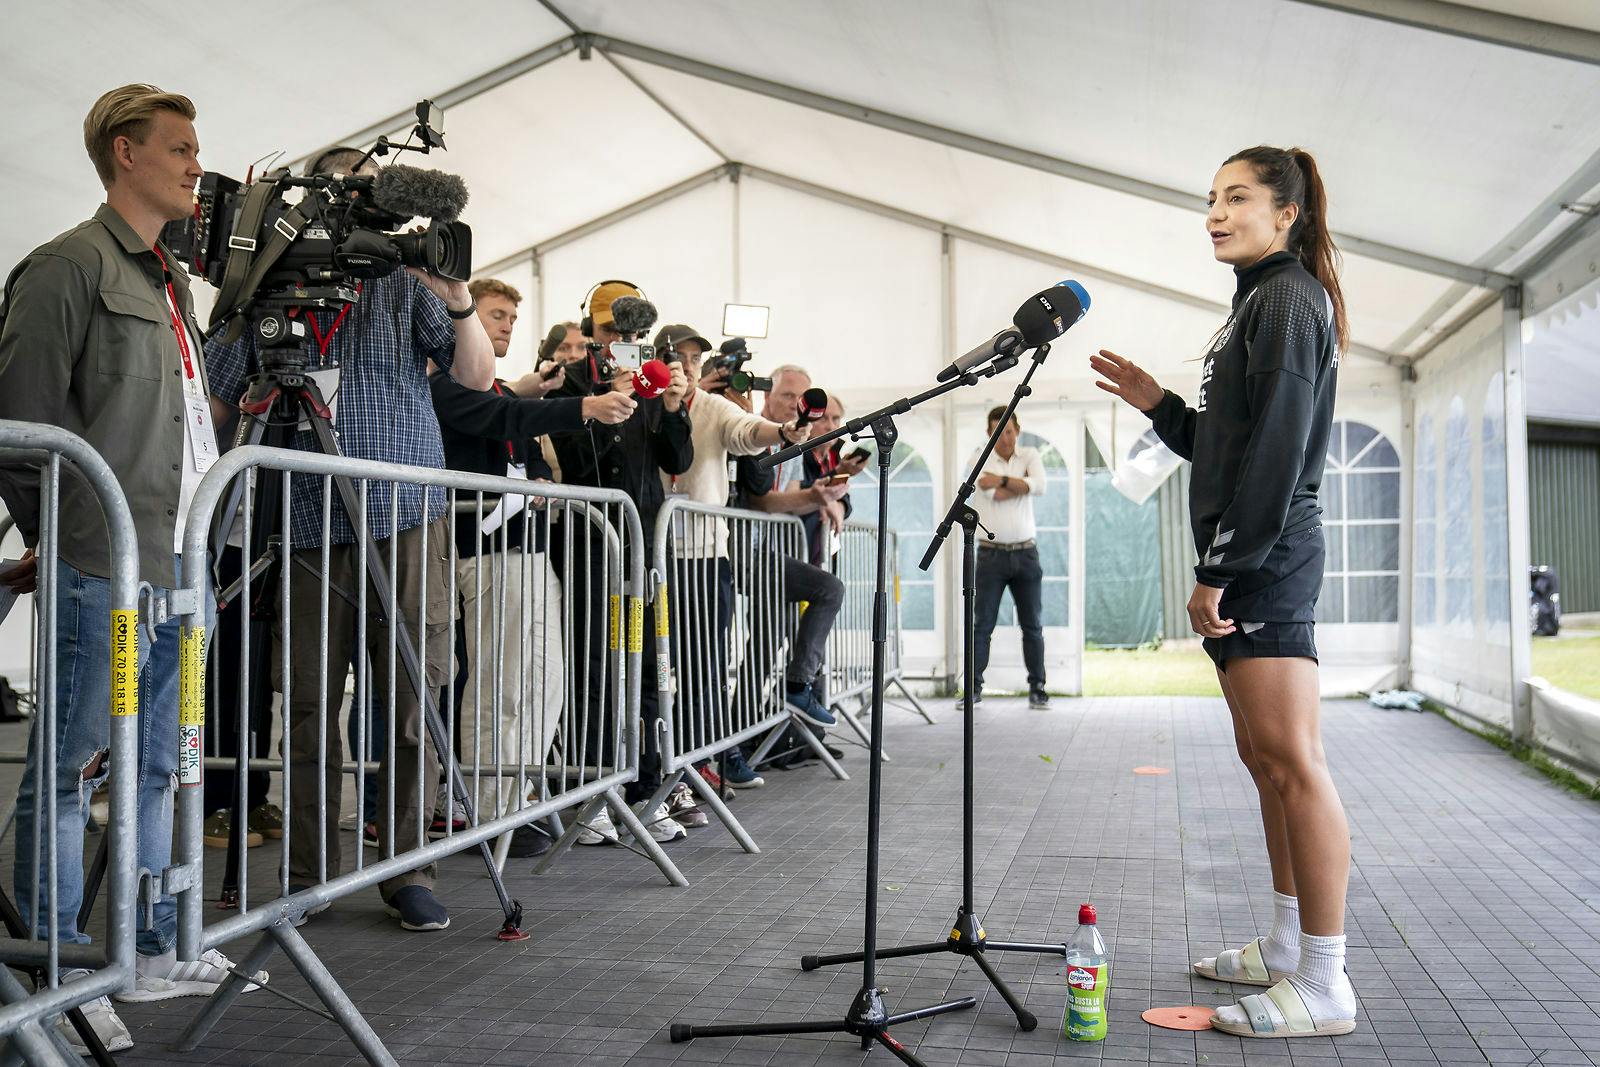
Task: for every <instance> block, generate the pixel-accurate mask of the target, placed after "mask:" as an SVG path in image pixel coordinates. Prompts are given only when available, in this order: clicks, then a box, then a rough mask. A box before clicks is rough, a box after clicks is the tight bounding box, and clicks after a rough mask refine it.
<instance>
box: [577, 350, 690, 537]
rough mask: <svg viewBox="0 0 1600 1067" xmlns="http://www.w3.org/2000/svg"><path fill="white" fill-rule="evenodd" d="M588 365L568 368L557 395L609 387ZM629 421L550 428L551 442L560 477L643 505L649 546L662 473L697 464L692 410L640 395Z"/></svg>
mask: <svg viewBox="0 0 1600 1067" xmlns="http://www.w3.org/2000/svg"><path fill="white" fill-rule="evenodd" d="M585 371H586V368H585V366H584V364H582V363H578V364H574V365H571V366H569V367H568V368H567V380H566V382H564V383H563V385H562V387H561V388H560V389H558V390H556V392H555V394H553V395H556V396H577V397H584V396H589V395H592V394H594V393H597V392H600V391H602V390H603V389H606V388H609V386H607V385H606V384H605V383H600V385H599V386H598V387H597V386H596V384H595V383H594V382H593V380H592V379H591V378H590V377H589V375H588V374H587V373H585ZM638 400H639V406H638V407H637V408H635V409H634V412H633V414H632V415H630V416H629V417H628V421H626V422H623V423H619V424H618V425H616V426H601V425H599V424H596V423H591V424H590V425H588V426H587V427H584V428H582V429H578V430H573V431H570V432H564V433H552V434H551V435H550V444H551V445H552V446H553V447H554V448H555V452H556V461H557V462H558V463H560V464H561V480H562V481H564V482H569V483H571V484H572V485H589V486H594V487H595V488H598V489H621V490H622V491H623V492H625V493H627V494H628V496H629V497H631V498H632V499H633V502H634V505H635V506H636V507H638V509H639V521H640V522H641V523H643V524H644V543H645V550H646V551H647V552H648V551H649V550H650V547H651V546H652V545H653V544H654V543H655V523H656V515H657V513H659V512H660V511H661V505H662V504H663V503H664V502H665V501H666V496H667V494H666V490H665V489H663V488H662V486H661V474H669V475H670V474H683V473H685V472H687V471H688V469H689V467H690V465H691V464H693V463H694V444H693V442H692V441H691V440H690V437H689V431H690V422H689V411H688V409H687V408H685V407H683V406H682V405H679V407H678V410H677V411H675V412H669V411H667V409H666V408H665V407H664V406H663V405H662V403H661V398H660V397H654V398H652V399H648V400H646V399H644V398H643V397H640V398H638Z"/></svg>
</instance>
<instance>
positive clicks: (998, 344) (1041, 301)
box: [938, 280, 1089, 382]
mask: <svg viewBox="0 0 1600 1067" xmlns="http://www.w3.org/2000/svg"><path fill="white" fill-rule="evenodd" d="M1088 310H1089V294H1088V293H1086V292H1084V289H1083V286H1081V285H1079V284H1078V283H1077V282H1075V281H1070V280H1069V281H1064V282H1061V283H1059V284H1057V285H1054V286H1051V287H1050V288H1049V289H1046V290H1045V291H1044V292H1042V293H1035V294H1034V295H1033V296H1030V297H1029V298H1028V299H1027V300H1026V301H1025V302H1024V303H1023V305H1022V306H1021V307H1019V308H1018V309H1017V313H1016V314H1015V315H1013V316H1012V317H1011V328H1010V329H1006V330H1001V331H1000V332H999V333H997V334H995V335H994V336H993V337H991V338H989V339H988V340H987V341H985V342H983V344H981V345H979V346H978V347H976V348H974V349H972V350H971V351H970V352H968V353H966V354H965V355H962V356H959V357H958V358H957V359H956V360H955V362H953V363H951V364H950V365H949V366H948V367H946V368H945V369H944V370H942V371H940V372H939V377H938V380H939V381H941V382H947V381H949V380H950V379H951V378H955V377H958V376H960V375H962V374H965V373H967V371H969V370H971V369H972V368H973V367H977V366H980V365H982V364H984V363H987V362H989V361H990V360H991V359H994V358H996V357H997V356H1004V355H1010V354H1012V353H1014V352H1023V351H1026V350H1027V349H1030V348H1038V347H1039V346H1040V345H1042V344H1045V343H1047V342H1049V341H1054V340H1055V339H1056V338H1057V337H1060V336H1061V335H1062V334H1064V333H1066V332H1067V331H1068V330H1069V329H1071V328H1072V327H1073V326H1074V325H1075V324H1076V323H1077V321H1078V320H1079V319H1081V318H1083V316H1084V313H1085V312H1087V311H1088Z"/></svg>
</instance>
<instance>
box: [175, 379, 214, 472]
mask: <svg viewBox="0 0 1600 1067" xmlns="http://www.w3.org/2000/svg"><path fill="white" fill-rule="evenodd" d="M183 405H184V407H185V408H187V409H188V419H189V458H190V460H192V461H193V462H194V469H195V471H196V472H197V473H199V474H204V473H205V472H206V471H208V470H210V469H211V465H212V464H213V463H215V462H216V461H217V434H216V431H215V430H213V429H212V428H211V403H210V401H208V400H206V399H204V398H203V397H195V396H186V397H184V398H183Z"/></svg>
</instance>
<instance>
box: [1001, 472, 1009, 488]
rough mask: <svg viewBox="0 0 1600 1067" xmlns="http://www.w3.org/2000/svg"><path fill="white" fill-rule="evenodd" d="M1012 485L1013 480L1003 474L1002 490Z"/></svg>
mask: <svg viewBox="0 0 1600 1067" xmlns="http://www.w3.org/2000/svg"><path fill="white" fill-rule="evenodd" d="M1010 484H1011V479H1010V478H1007V477H1006V476H1005V475H1004V474H1002V475H1001V476H1000V488H1002V489H1004V488H1005V487H1006V486H1008V485H1010Z"/></svg>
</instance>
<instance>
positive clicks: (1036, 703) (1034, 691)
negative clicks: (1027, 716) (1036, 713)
mask: <svg viewBox="0 0 1600 1067" xmlns="http://www.w3.org/2000/svg"><path fill="white" fill-rule="evenodd" d="M1049 706H1050V694H1049V693H1046V692H1045V691H1044V686H1042V685H1036V686H1033V687H1032V688H1030V689H1029V690H1028V707H1030V708H1048V707H1049Z"/></svg>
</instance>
